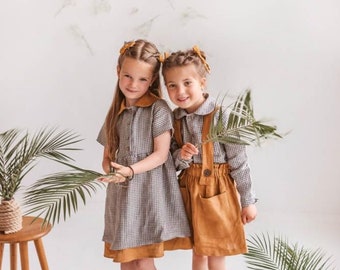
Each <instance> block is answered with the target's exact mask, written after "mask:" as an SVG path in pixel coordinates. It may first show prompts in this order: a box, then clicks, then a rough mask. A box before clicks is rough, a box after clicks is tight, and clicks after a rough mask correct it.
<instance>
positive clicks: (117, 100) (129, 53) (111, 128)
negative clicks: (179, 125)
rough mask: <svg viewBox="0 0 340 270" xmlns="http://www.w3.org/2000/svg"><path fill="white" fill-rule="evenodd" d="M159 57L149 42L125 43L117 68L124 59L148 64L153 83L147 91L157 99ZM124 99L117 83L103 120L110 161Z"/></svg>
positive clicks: (113, 156) (116, 142) (115, 145)
mask: <svg viewBox="0 0 340 270" xmlns="http://www.w3.org/2000/svg"><path fill="white" fill-rule="evenodd" d="M159 56H160V53H159V51H158V49H157V47H156V46H155V45H154V44H153V43H151V42H149V41H146V40H143V39H138V40H135V41H129V42H125V43H124V45H123V46H122V48H121V49H120V55H119V57H118V67H121V66H122V64H123V62H124V59H125V58H126V57H129V58H132V59H136V60H139V61H143V62H145V63H148V64H150V65H151V66H152V67H153V83H152V84H151V85H150V88H149V91H150V92H151V93H153V94H154V95H156V96H158V97H162V91H161V83H160V77H159V70H160V66H161V63H160V61H159ZM124 98H125V97H124V95H123V93H122V91H121V89H120V88H119V82H117V85H116V90H115V94H114V97H113V101H112V103H111V106H110V108H109V111H108V113H107V115H106V119H105V134H106V145H107V146H108V148H109V154H110V157H111V159H112V160H114V159H115V154H116V151H117V149H118V143H119V138H118V135H117V131H116V125H117V121H118V112H119V109H120V105H121V103H122V101H123V100H124Z"/></svg>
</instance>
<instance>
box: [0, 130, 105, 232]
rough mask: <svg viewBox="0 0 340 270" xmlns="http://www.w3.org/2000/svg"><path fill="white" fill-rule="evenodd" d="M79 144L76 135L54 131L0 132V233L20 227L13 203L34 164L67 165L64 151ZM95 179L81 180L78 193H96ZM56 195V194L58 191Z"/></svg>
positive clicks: (19, 220) (16, 210)
mask: <svg viewBox="0 0 340 270" xmlns="http://www.w3.org/2000/svg"><path fill="white" fill-rule="evenodd" d="M79 141H80V139H79V136H78V135H76V134H75V133H73V132H71V131H67V130H65V131H58V130H57V129H55V128H50V129H47V128H45V129H41V130H40V131H38V132H36V133H35V134H34V135H30V134H29V133H28V132H23V131H21V130H18V129H10V130H7V131H5V132H3V133H0V199H1V204H0V232H4V233H14V232H17V231H19V230H20V229H21V228H22V211H21V205H19V203H18V202H17V201H16V200H15V195H16V194H17V192H18V191H19V189H21V188H22V183H23V180H24V178H26V177H27V175H28V173H29V172H30V171H31V170H32V169H33V168H34V167H35V166H36V165H37V161H38V160H40V159H47V160H51V161H53V162H57V163H62V164H65V165H68V164H69V162H70V161H72V158H71V157H70V156H69V155H68V154H67V152H69V151H74V150H79V149H77V148H74V145H75V144H76V143H78V142H79ZM94 179H95V177H94V178H92V179H91V181H88V182H87V181H86V180H84V179H83V181H82V182H81V184H80V186H79V187H78V192H82V191H83V190H84V189H87V188H88V187H90V188H91V189H92V190H95V188H96V185H98V184H99V183H97V182H93V181H92V180H94ZM65 186H67V185H66V184H65V183H64V188H65ZM61 187H62V186H60V188H61ZM55 194H58V191H57V190H55ZM60 197H61V196H60ZM75 197H77V194H75V193H72V194H71V195H70V196H69V198H70V199H73V200H75ZM37 203H38V202H37ZM24 204H25V203H24ZM23 206H25V205H23Z"/></svg>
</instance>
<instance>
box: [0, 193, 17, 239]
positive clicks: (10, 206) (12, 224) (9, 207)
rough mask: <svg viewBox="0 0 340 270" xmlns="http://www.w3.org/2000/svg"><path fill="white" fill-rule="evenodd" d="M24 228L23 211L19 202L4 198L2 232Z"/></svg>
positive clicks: (1, 205) (1, 209) (1, 214)
mask: <svg viewBox="0 0 340 270" xmlns="http://www.w3.org/2000/svg"><path fill="white" fill-rule="evenodd" d="M21 229H22V213H21V209H20V206H19V204H18V203H17V202H16V201H15V200H14V199H12V200H9V201H6V200H2V201H1V204H0V232H1V233H4V234H9V233H15V232H18V231H20V230H21Z"/></svg>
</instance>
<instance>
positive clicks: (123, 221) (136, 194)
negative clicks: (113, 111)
mask: <svg viewBox="0 0 340 270" xmlns="http://www.w3.org/2000/svg"><path fill="white" fill-rule="evenodd" d="M172 124H173V116H172V111H171V109H170V108H169V106H168V104H167V103H166V101H165V100H162V99H159V98H157V97H155V96H154V95H152V94H146V95H145V96H143V97H142V98H141V99H140V100H139V101H138V102H137V103H136V104H135V106H132V107H125V105H124V104H123V103H122V106H121V109H120V112H119V119H118V123H117V127H118V128H117V131H118V135H119V151H118V153H117V160H116V162H117V163H119V164H122V165H132V164H134V163H136V162H138V161H140V160H142V159H144V158H145V157H147V156H148V155H150V154H151V153H152V151H153V139H154V138H155V137H157V136H158V135H161V134H162V133H164V132H166V131H168V130H170V131H172V130H173V125H172ZM98 142H100V143H101V144H103V145H105V132H104V129H103V128H102V129H101V131H100V133H99V135H98ZM190 234H191V233H190V227H189V224H188V219H187V216H186V213H185V209H184V205H183V201H182V197H181V194H180V190H179V186H178V181H177V176H176V170H175V167H174V164H173V159H172V157H171V154H170V151H169V154H168V159H167V161H166V162H165V163H164V164H163V165H161V166H158V167H156V168H155V169H153V170H150V171H147V172H144V173H140V174H136V175H135V176H134V178H133V180H132V181H130V182H129V187H128V188H124V187H121V186H119V185H115V184H114V183H109V184H108V186H107V194H106V205H105V229H104V235H103V241H105V242H106V243H107V244H108V245H109V248H110V249H111V250H123V249H129V248H134V247H140V246H145V245H150V244H154V243H161V242H164V241H167V240H171V239H176V238H185V237H189V236H190ZM188 239H189V238H188ZM179 248H184V247H183V246H182V247H179ZM185 248H190V247H188V246H186V247H185ZM165 249H166V248H165ZM172 249H177V248H176V247H175V246H172ZM148 256H151V257H152V256H158V255H153V254H149V255H148ZM130 259H131V258H130ZM132 259H136V258H132ZM117 260H118V261H120V260H119V259H117ZM117 260H116V261H117ZM123 260H125V259H123Z"/></svg>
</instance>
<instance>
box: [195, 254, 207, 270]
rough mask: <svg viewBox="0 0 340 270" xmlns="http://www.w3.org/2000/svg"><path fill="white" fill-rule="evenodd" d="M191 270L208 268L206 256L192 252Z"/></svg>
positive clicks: (205, 269)
mask: <svg viewBox="0 0 340 270" xmlns="http://www.w3.org/2000/svg"><path fill="white" fill-rule="evenodd" d="M192 270H208V257H207V256H201V255H197V254H195V252H193V253H192Z"/></svg>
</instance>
